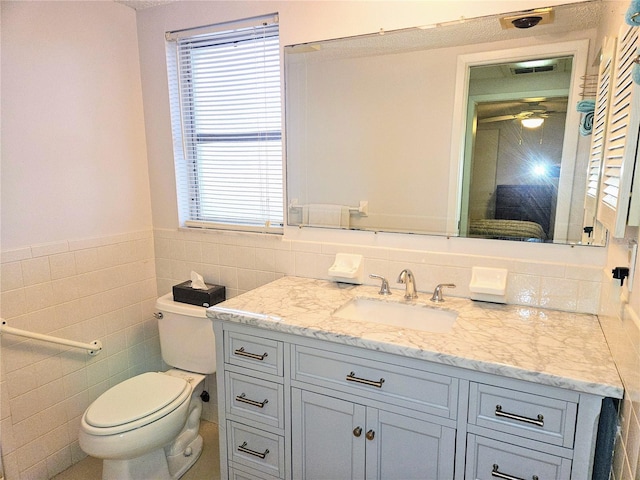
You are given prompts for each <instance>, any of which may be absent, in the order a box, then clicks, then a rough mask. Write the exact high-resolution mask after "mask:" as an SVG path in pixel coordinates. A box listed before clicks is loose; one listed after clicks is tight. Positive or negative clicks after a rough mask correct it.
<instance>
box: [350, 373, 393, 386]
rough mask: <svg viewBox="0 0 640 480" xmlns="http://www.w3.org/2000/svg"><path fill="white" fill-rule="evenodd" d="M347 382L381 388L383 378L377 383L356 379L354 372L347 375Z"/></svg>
mask: <svg viewBox="0 0 640 480" xmlns="http://www.w3.org/2000/svg"><path fill="white" fill-rule="evenodd" d="M347 382H356V383H363V384H365V385H371V386H372V387H378V388H382V384H383V383H384V378H381V379H380V380H379V381H375V380H367V379H366V378H358V377H356V374H355V372H351V373H350V374H349V375H347Z"/></svg>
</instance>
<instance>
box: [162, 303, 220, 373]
mask: <svg viewBox="0 0 640 480" xmlns="http://www.w3.org/2000/svg"><path fill="white" fill-rule="evenodd" d="M156 309H157V310H158V312H159V313H161V314H162V315H161V316H160V317H161V318H159V319H158V330H159V333H160V349H161V351H162V359H163V360H164V361H165V363H166V364H167V365H170V366H172V367H175V368H179V369H181V370H188V371H190V372H195V373H203V374H207V373H214V372H215V371H216V343H215V337H214V334H213V321H212V320H211V319H210V318H208V317H207V313H206V312H207V309H206V308H205V307H199V306H197V305H189V304H186V303H179V302H174V301H173V294H172V293H168V294H166V295H163V296H162V297H160V298H158V300H157V301H156Z"/></svg>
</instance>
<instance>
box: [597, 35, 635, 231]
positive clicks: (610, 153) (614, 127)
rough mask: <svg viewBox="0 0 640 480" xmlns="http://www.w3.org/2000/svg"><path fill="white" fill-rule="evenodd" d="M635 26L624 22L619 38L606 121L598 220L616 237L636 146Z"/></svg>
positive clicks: (623, 220) (625, 205) (626, 204)
mask: <svg viewBox="0 0 640 480" xmlns="http://www.w3.org/2000/svg"><path fill="white" fill-rule="evenodd" d="M638 35H639V34H638V29H637V28H634V27H629V26H626V25H624V26H623V27H622V29H621V32H620V38H619V39H618V47H617V53H616V60H615V68H614V75H613V76H612V96H611V105H610V112H609V121H608V124H607V132H606V135H607V138H606V144H605V145H606V146H605V153H604V161H603V171H602V183H601V187H600V188H601V191H600V202H599V203H600V204H599V206H598V220H600V221H601V222H602V223H603V224H604V225H605V227H607V228H608V229H609V231H610V232H611V235H612V236H613V237H616V238H620V237H623V236H624V230H625V226H626V225H627V219H628V215H629V204H630V196H631V185H632V183H633V176H634V164H635V160H636V153H637V145H638V130H639V125H640V123H639V120H640V98H639V97H640V92H638V86H637V85H636V84H635V83H633V80H632V79H631V69H632V67H633V65H634V63H633V60H634V58H635V57H636V55H637V53H636V51H637V49H638V46H639V45H640V41H639V37H638Z"/></svg>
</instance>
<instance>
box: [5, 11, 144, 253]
mask: <svg viewBox="0 0 640 480" xmlns="http://www.w3.org/2000/svg"><path fill="white" fill-rule="evenodd" d="M140 89H141V86H140V69H139V63H138V50H137V35H136V30H135V12H134V11H133V10H131V9H129V8H127V7H125V6H123V5H119V4H114V3H113V2H57V1H56V2H11V1H9V2H5V1H3V2H2V90H3V95H2V108H1V110H2V198H1V201H2V206H3V208H2V218H1V220H2V237H1V242H2V243H1V244H2V249H3V250H8V249H14V248H18V247H23V246H29V245H34V244H46V243H50V242H57V241H61V240H66V239H68V238H87V237H94V236H101V235H113V234H118V233H123V232H129V231H132V230H140V229H142V228H150V227H151V214H150V197H149V182H148V173H147V159H146V147H145V133H144V120H143V112H142V97H141V94H140Z"/></svg>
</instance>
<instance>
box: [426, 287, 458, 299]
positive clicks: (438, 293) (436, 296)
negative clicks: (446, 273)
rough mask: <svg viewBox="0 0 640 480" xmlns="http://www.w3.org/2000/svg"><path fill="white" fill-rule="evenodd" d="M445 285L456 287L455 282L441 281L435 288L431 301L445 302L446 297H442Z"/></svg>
mask: <svg viewBox="0 0 640 480" xmlns="http://www.w3.org/2000/svg"><path fill="white" fill-rule="evenodd" d="M444 287H447V288H456V286H455V284H453V283H441V284H439V285H438V286H437V287H436V288H435V290H434V291H433V295H431V301H432V302H436V303H439V302H444V298H442V289H443V288H444Z"/></svg>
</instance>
